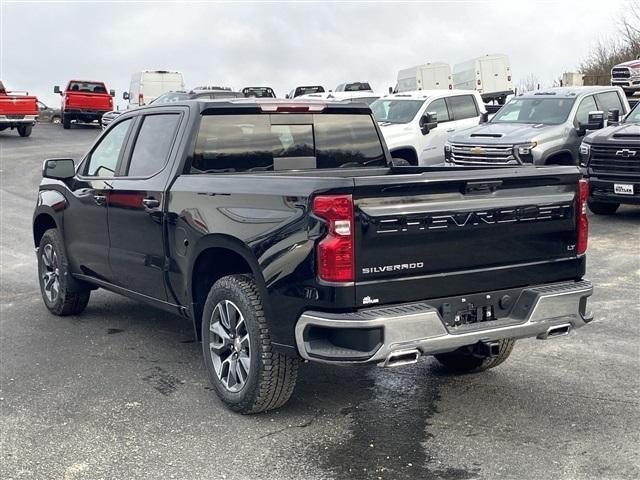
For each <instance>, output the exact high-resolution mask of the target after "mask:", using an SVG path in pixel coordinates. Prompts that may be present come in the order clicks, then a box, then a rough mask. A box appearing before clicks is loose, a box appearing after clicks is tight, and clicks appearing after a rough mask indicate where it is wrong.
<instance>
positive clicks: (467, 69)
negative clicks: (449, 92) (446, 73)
mask: <svg viewBox="0 0 640 480" xmlns="http://www.w3.org/2000/svg"><path fill="white" fill-rule="evenodd" d="M453 88H455V89H460V90H477V91H478V93H480V95H481V96H482V99H483V100H484V101H485V102H490V101H494V100H495V101H497V102H498V103H499V104H501V105H502V104H503V103H504V102H505V100H506V98H507V95H511V94H512V93H513V82H512V80H511V63H510V62H509V57H507V56H506V55H502V54H495V55H485V56H483V57H477V58H472V59H471V60H467V61H466V62H462V63H459V64H457V65H454V67H453Z"/></svg>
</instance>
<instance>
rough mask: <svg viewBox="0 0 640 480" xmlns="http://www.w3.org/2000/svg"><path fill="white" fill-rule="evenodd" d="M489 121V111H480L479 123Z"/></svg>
mask: <svg viewBox="0 0 640 480" xmlns="http://www.w3.org/2000/svg"><path fill="white" fill-rule="evenodd" d="M488 121H489V112H482V113H481V114H480V122H479V123H480V125H482V124H483V123H487V122H488Z"/></svg>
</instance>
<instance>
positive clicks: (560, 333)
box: [538, 323, 571, 340]
mask: <svg viewBox="0 0 640 480" xmlns="http://www.w3.org/2000/svg"><path fill="white" fill-rule="evenodd" d="M569 332H571V324H570V323H564V324H562V325H554V326H553V327H549V328H548V329H547V331H546V332H544V333H541V334H540V335H538V339H540V340H547V339H549V338H554V337H564V336H567V335H569Z"/></svg>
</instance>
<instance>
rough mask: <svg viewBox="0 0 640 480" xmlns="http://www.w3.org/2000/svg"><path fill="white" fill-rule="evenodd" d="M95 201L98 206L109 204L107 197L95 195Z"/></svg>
mask: <svg viewBox="0 0 640 480" xmlns="http://www.w3.org/2000/svg"><path fill="white" fill-rule="evenodd" d="M93 200H94V201H95V202H96V204H97V205H104V204H105V203H107V196H106V195H97V194H95V195H93Z"/></svg>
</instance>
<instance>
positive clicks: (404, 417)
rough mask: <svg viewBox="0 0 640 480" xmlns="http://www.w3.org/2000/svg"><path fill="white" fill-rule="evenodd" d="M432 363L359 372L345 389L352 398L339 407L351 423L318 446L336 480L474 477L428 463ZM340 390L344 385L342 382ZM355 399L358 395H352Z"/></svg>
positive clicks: (434, 382)
mask: <svg viewBox="0 0 640 480" xmlns="http://www.w3.org/2000/svg"><path fill="white" fill-rule="evenodd" d="M432 368H433V367H432V364H431V363H430V362H429V361H428V360H424V359H423V360H421V361H420V362H419V363H418V364H416V365H413V366H409V367H403V368H399V369H381V368H371V369H367V370H363V371H362V375H361V376H360V378H359V381H358V382H357V384H356V385H353V384H352V385H351V386H350V387H349V388H351V389H359V392H358V393H355V392H353V391H351V392H350V393H351V394H352V395H354V394H355V395H356V398H354V399H353V401H352V402H351V403H350V405H349V406H346V407H343V408H342V409H341V411H340V413H341V414H342V415H344V416H345V417H347V418H348V420H349V421H350V424H351V428H350V433H351V435H350V436H349V437H347V438H346V439H344V440H342V441H338V442H332V443H329V444H321V445H320V448H319V450H318V453H319V457H318V459H317V460H318V461H319V463H320V466H321V468H322V469H323V470H325V471H327V472H331V476H333V477H334V478H336V479H342V478H345V479H347V478H348V479H352V480H360V479H362V480H364V479H425V480H428V479H439V480H440V479H441V480H445V479H446V480H466V479H473V478H477V474H478V472H477V470H475V469H474V470H468V469H464V468H458V467H447V466H444V465H439V464H434V463H433V461H432V458H431V457H430V455H429V444H430V443H431V442H434V441H437V439H435V438H433V437H432V436H431V435H430V434H429V433H428V431H429V428H428V427H429V419H430V418H431V417H432V416H433V415H434V414H436V413H438V407H437V403H438V401H439V400H440V394H439V390H440V385H441V384H442V383H443V382H446V378H443V377H439V376H438V375H434V374H433V373H432V371H431V369H432ZM345 388H346V386H345ZM358 397H359V398H358Z"/></svg>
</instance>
